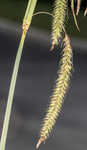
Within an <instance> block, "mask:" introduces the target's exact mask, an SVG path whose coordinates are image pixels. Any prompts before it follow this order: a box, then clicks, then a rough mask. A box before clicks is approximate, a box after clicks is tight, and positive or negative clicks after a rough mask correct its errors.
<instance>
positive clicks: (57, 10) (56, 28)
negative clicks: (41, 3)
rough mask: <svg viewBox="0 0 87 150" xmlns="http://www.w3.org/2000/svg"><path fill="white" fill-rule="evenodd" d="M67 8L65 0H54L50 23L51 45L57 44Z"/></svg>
mask: <svg viewBox="0 0 87 150" xmlns="http://www.w3.org/2000/svg"><path fill="white" fill-rule="evenodd" d="M66 9H67V0H55V6H54V11H53V16H54V17H53V24H52V47H53V46H54V45H55V44H58V40H59V38H60V37H61V32H62V30H63V26H64V22H65V16H66Z"/></svg>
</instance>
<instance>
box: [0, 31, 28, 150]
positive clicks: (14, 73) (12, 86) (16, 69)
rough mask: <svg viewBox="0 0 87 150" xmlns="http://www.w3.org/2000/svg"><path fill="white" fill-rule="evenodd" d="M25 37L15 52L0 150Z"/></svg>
mask: <svg viewBox="0 0 87 150" xmlns="http://www.w3.org/2000/svg"><path fill="white" fill-rule="evenodd" d="M25 37H26V35H25V34H24V33H23V34H22V37H21V41H20V45H19V49H18V52H17V56H16V60H15V65H14V69H13V74H12V79H11V84H10V90H9V95H8V101H7V108H6V112H5V118H4V125H3V130H2V136H1V143H0V150H5V145H6V139H7V132H8V127H9V120H10V115H11V108H12V102H13V97H14V90H15V85H16V80H17V74H18V69H19V64H20V59H21V55H22V50H23V45H24V40H25Z"/></svg>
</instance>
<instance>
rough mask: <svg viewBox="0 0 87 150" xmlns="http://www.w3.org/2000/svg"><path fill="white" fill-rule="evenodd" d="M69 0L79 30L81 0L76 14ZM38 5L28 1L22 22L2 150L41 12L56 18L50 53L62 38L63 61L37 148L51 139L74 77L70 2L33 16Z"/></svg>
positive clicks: (57, 0) (60, 0)
mask: <svg viewBox="0 0 87 150" xmlns="http://www.w3.org/2000/svg"><path fill="white" fill-rule="evenodd" d="M70 1H71V9H72V14H73V17H74V21H75V24H76V26H77V29H78V30H79V27H78V23H77V18H76V15H78V13H79V10H80V3H81V1H80V0H77V11H76V13H75V11H74V0H70ZM36 4H37V0H29V2H28V5H27V9H26V13H25V16H24V19H23V25H22V36H21V40H20V44H19V48H18V51H17V55H16V59H15V64H14V68H13V73H12V78H11V83H10V89H9V94H8V101H7V107H6V112H5V118H4V123H3V130H2V135H1V141H0V150H5V147H6V139H7V133H8V128H9V121H10V115H11V109H12V103H13V97H14V92H15V85H16V81H17V75H18V70H19V64H20V60H21V56H22V51H23V46H24V41H25V38H26V34H27V31H28V29H29V27H30V25H31V21H32V17H33V16H35V15H38V14H41V13H45V14H48V15H51V16H52V17H53V19H52V47H51V50H53V49H54V46H55V45H58V44H59V41H60V39H63V52H62V57H61V60H60V69H59V71H58V78H57V80H56V87H55V89H54V90H53V94H52V97H51V101H50V104H49V107H48V109H47V113H46V116H45V118H44V120H43V124H42V128H41V131H40V139H39V141H38V143H37V145H36V148H38V147H39V146H40V144H41V143H42V142H44V141H46V139H47V138H48V137H49V134H50V133H51V131H52V128H53V126H54V125H55V123H56V119H57V117H58V116H59V114H60V111H61V107H62V104H63V101H64V97H65V95H66V93H67V90H68V87H69V83H70V76H71V71H72V65H73V62H72V56H73V53H72V46H71V44H70V38H69V36H68V34H67V32H66V23H65V20H66V18H67V9H68V0H55V2H54V10H53V13H52V14H50V13H49V12H37V13H34V10H35V7H36ZM86 14H87V8H86V10H85V12H84V16H86Z"/></svg>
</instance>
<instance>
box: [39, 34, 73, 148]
mask: <svg viewBox="0 0 87 150" xmlns="http://www.w3.org/2000/svg"><path fill="white" fill-rule="evenodd" d="M71 70H72V48H71V45H70V40H69V37H68V35H67V34H66V35H65V38H64V49H63V55H62V58H61V65H60V70H59V72H58V78H57V80H56V87H55V89H54V91H53V95H52V97H51V102H50V104H49V107H48V109H47V113H46V116H45V118H44V120H43V124H42V128H41V131H40V139H44V141H45V140H46V139H47V138H48V136H49V134H50V133H51V131H52V129H53V126H54V125H55V123H56V119H57V117H59V114H60V111H61V107H62V104H63V101H64V97H65V95H66V93H67V89H68V87H69V81H70V76H71ZM41 142H42V141H41V140H39V142H38V144H37V148H38V147H39V145H40V144H41Z"/></svg>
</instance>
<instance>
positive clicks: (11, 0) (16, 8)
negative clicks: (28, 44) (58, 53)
mask: <svg viewBox="0 0 87 150" xmlns="http://www.w3.org/2000/svg"><path fill="white" fill-rule="evenodd" d="M27 2H28V0H0V18H6V19H8V20H11V21H15V22H18V23H20V24H22V20H23V17H24V14H25V10H26V7H27ZM52 9H53V6H52V1H51V0H50V1H49V0H38V3H37V7H36V12H37V11H49V12H52ZM77 20H78V24H79V27H80V31H81V32H80V33H79V32H78V31H77V29H76V26H75V23H74V20H73V17H72V14H71V13H69V21H68V23H67V29H68V32H69V34H70V35H71V36H76V37H80V38H86V39H87V32H86V26H87V17H84V16H83V9H82V11H81V12H80V14H79V16H78V18H77ZM51 22H52V17H50V16H48V15H42V14H41V15H38V16H35V17H33V20H32V26H34V27H37V28H40V29H43V30H51Z"/></svg>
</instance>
